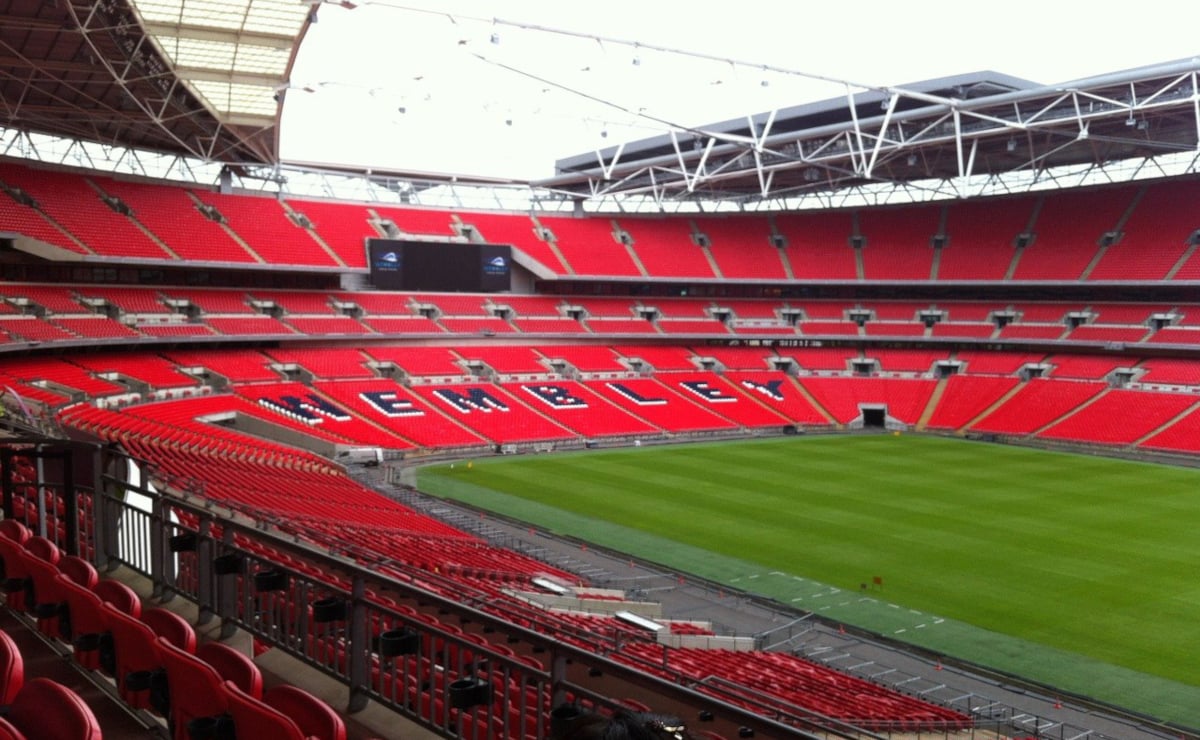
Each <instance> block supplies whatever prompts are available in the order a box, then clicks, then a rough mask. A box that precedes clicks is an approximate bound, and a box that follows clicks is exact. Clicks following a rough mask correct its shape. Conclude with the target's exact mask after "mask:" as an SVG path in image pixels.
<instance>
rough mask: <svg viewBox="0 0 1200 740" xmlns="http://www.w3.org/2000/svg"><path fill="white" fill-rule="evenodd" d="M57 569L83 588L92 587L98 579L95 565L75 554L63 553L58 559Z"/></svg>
mask: <svg viewBox="0 0 1200 740" xmlns="http://www.w3.org/2000/svg"><path fill="white" fill-rule="evenodd" d="M58 570H59V572H60V573H62V574H63V575H65V576H66V577H67V578H70V579H71V580H72V581H75V582H76V583H78V584H79V585H80V586H83V587H84V588H89V589H90V588H94V587H95V586H96V583H97V582H98V581H99V580H100V575H99V574H98V573H96V568H95V566H93V565H92V564H91V563H89V562H88V561H86V560H84V559H83V558H81V557H78V556H76V555H64V556H63V558H62V559H61V560H59V561H58Z"/></svg>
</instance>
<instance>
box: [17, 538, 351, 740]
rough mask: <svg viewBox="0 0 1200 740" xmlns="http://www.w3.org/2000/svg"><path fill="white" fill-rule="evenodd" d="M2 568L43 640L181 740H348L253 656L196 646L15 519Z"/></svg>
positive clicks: (170, 620)
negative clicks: (230, 736) (215, 739)
mask: <svg viewBox="0 0 1200 740" xmlns="http://www.w3.org/2000/svg"><path fill="white" fill-rule="evenodd" d="M0 566H2V568H3V573H4V580H3V586H4V590H5V593H6V605H7V607H8V608H9V609H11V610H13V611H15V612H17V613H24V614H28V615H30V616H32V617H33V618H34V619H35V620H36V628H37V630H38V631H39V632H40V633H41V634H42V635H43V636H44V637H45V638H46V639H48V640H51V641H55V642H57V643H59V644H62V645H64V646H69V648H70V649H71V650H72V652H73V656H74V659H75V660H76V662H78V663H79V665H80V666H81V667H83V668H84V669H87V670H88V671H91V672H94V675H96V676H98V677H100V678H98V680H111V681H112V682H113V683H114V684H115V686H116V691H117V694H118V696H119V697H120V698H121V699H122V700H123V701H125V702H126V703H127V704H128V705H129V706H130V707H131V708H133V709H135V710H146V711H148V712H150V713H152V714H155V715H158V716H161V717H162V718H163V719H165V720H166V721H167V723H168V727H170V728H171V731H172V735H173V737H174V738H175V740H194V739H195V738H200V737H211V736H212V735H211V734H208V735H206V734H205V733H206V732H211V731H212V730H213V729H215V728H216V727H217V725H218V724H220V723H227V724H231V725H232V727H233V728H234V729H235V731H236V732H237V733H239V734H240V735H241V736H243V737H272V738H275V737H279V738H291V739H293V740H305V739H306V738H307V739H309V740H311V739H313V738H316V739H317V740H345V737H346V729H345V724H344V722H343V721H342V720H341V718H340V717H339V716H338V715H337V714H336V713H335V712H334V711H333V710H332V709H330V708H329V707H328V705H326V704H324V703H323V702H321V701H320V700H318V699H316V698H315V697H313V696H311V695H310V694H307V693H306V692H304V691H302V690H300V689H298V688H295V687H292V686H287V685H281V686H278V687H275V688H272V689H270V690H267V691H264V689H263V677H262V673H261V672H260V670H259V668H258V666H257V665H255V663H254V662H253V661H252V660H251V659H250V658H249V657H248V656H247V655H245V654H243V653H241V652H239V651H237V650H235V649H234V648H232V647H229V646H228V645H225V644H223V643H220V642H215V641H209V642H203V643H198V640H197V635H196V632H195V630H194V628H193V627H192V626H191V624H190V623H189V622H187V620H185V619H184V618H183V617H181V616H179V615H178V614H175V613H174V612H172V611H169V610H167V609H163V608H161V607H151V608H147V609H144V608H143V605H142V602H141V600H140V599H139V597H138V596H137V594H136V593H135V592H134V591H132V589H130V588H129V587H128V586H125V585H124V584H121V583H120V582H118V581H115V580H111V579H100V578H99V577H98V574H97V572H96V569H95V568H94V567H92V566H91V564H90V563H88V562H87V561H85V560H83V559H81V558H78V557H76V556H73V555H63V554H62V553H61V551H60V550H59V549H58V547H57V546H56V545H54V543H53V542H51V541H50V540H47V539H46V538H44V537H40V536H37V535H33V534H32V533H31V532H30V530H29V529H28V528H26V527H25V526H24V525H22V524H20V523H19V522H17V521H15V520H12V519H6V520H0ZM10 672H11V671H10ZM84 708H85V709H86V705H84ZM90 726H95V734H91V735H84V734H70V735H68V734H62V735H53V736H52V735H41V734H39V735H31V736H30V737H35V736H36V737H45V738H47V740H59V738H61V740H85V738H88V739H90V738H99V737H100V734H99V732H100V730H99V727H98V725H96V723H95V720H94V717H92V720H91V725H90ZM13 737H21V735H19V734H18V735H13Z"/></svg>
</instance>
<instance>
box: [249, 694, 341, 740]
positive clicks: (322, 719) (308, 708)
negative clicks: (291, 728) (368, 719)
mask: <svg viewBox="0 0 1200 740" xmlns="http://www.w3.org/2000/svg"><path fill="white" fill-rule="evenodd" d="M263 701H264V702H266V704H267V705H268V706H270V707H271V708H273V709H276V710H278V711H279V712H281V713H283V714H285V715H287V716H288V717H291V718H292V720H293V721H295V723H296V724H297V725H299V726H300V730H301V731H302V732H303V733H304V735H305V736H306V737H315V738H317V739H318V740H346V723H345V722H344V721H342V718H341V717H340V716H339V715H338V713H337V712H335V711H333V708H332V707H330V706H329V705H328V704H326V703H325V702H323V701H321V700H320V699H318V698H317V697H315V696H313V695H312V694H310V693H308V692H307V691H305V690H304V689H300V688H297V687H295V686H288V685H286V684H285V685H281V686H276V687H274V688H272V689H270V690H269V691H267V693H266V694H265V695H264V696H263Z"/></svg>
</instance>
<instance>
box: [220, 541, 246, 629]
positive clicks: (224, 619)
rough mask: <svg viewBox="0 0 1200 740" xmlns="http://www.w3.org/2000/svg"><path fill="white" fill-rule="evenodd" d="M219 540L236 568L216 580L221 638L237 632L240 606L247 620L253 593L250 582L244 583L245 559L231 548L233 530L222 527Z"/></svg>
mask: <svg viewBox="0 0 1200 740" xmlns="http://www.w3.org/2000/svg"><path fill="white" fill-rule="evenodd" d="M221 542H222V544H224V545H225V546H226V549H225V552H226V553H227V554H228V555H229V556H231V557H233V558H235V559H236V560H237V569H236V572H234V573H228V574H224V575H223V576H222V577H221V578H219V579H218V581H217V589H218V591H217V597H218V598H217V614H218V615H219V616H220V617H221V639H223V640H225V639H229V638H230V637H233V634H234V633H235V632H237V615H238V608H239V607H241V609H242V614H245V615H246V619H247V620H249V619H250V618H251V615H252V614H253V612H252V611H251V606H250V605H251V604H252V603H253V599H254V594H253V593H251V589H250V584H249V583H245V581H246V580H247V579H246V561H245V559H244V558H242V556H241V553H238V552H236V551H235V550H234V549H233V530H232V529H230V528H229V527H224V528H223V531H222V532H221ZM239 576H240V577H241V578H242V581H243V583H244V586H243V588H242V594H241V596H242V599H243V600H244V603H243V604H238V587H237V585H238V577H239Z"/></svg>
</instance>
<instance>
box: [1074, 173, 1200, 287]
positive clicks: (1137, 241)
mask: <svg viewBox="0 0 1200 740" xmlns="http://www.w3.org/2000/svg"><path fill="white" fill-rule="evenodd" d="M1197 200H1200V184H1198V183H1196V182H1195V181H1191V182H1172V183H1169V184H1158V185H1151V186H1150V187H1149V188H1148V189H1147V190H1146V193H1145V195H1144V196H1143V197H1142V199H1141V200H1140V201H1138V204H1137V206H1136V207H1135V208H1134V209H1133V213H1132V214H1130V216H1129V219H1128V220H1126V222H1125V223H1124V225H1123V227H1122V229H1123V231H1124V232H1125V233H1124V236H1123V238H1122V239H1121V240H1120V241H1118V242H1117V243H1116V244H1113V245H1112V246H1110V247H1109V248H1108V249H1107V250H1105V252H1104V256H1103V257H1101V258H1100V261H1099V262H1098V263H1097V264H1096V267H1095V268H1094V269H1093V270H1092V272H1091V274H1089V275H1088V279H1089V280H1165V279H1166V277H1167V275H1168V274H1169V273H1170V272H1171V270H1172V269H1173V268H1174V267H1175V266H1176V265H1178V264H1179V263H1180V260H1181V259H1182V257H1183V255H1184V254H1185V253H1186V252H1187V248H1188V245H1187V239H1188V237H1189V236H1190V235H1191V234H1192V232H1193V231H1195V230H1196V226H1197V224H1196V223H1195V221H1194V219H1193V217H1192V213H1193V209H1194V208H1195V203H1196V202H1197ZM1180 273H1181V274H1179V275H1176V276H1175V277H1176V278H1177V279H1183V280H1186V279H1194V278H1188V277H1187V275H1188V274H1193V275H1194V274H1195V268H1194V266H1190V267H1188V268H1187V269H1182V270H1180Z"/></svg>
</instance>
